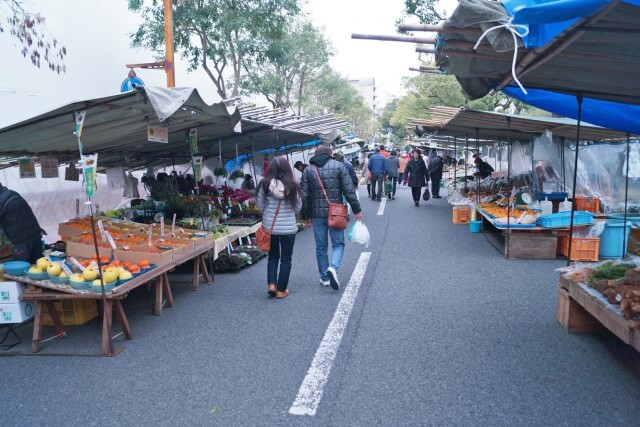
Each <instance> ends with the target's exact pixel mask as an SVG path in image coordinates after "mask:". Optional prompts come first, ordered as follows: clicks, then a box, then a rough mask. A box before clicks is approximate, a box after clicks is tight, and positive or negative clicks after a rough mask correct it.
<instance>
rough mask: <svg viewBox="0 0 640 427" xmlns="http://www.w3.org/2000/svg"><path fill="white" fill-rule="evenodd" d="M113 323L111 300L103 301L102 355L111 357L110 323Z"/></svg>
mask: <svg viewBox="0 0 640 427" xmlns="http://www.w3.org/2000/svg"><path fill="white" fill-rule="evenodd" d="M112 321H113V300H112V299H105V300H104V307H103V310H102V354H104V355H105V356H112V355H113V341H112V338H111V323H112Z"/></svg>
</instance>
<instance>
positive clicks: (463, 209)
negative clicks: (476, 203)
mask: <svg viewBox="0 0 640 427" xmlns="http://www.w3.org/2000/svg"><path fill="white" fill-rule="evenodd" d="M469 221H471V207H469V206H454V207H453V223H454V224H468V223H469Z"/></svg>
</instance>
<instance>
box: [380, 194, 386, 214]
mask: <svg viewBox="0 0 640 427" xmlns="http://www.w3.org/2000/svg"><path fill="white" fill-rule="evenodd" d="M386 205H387V198H386V197H383V198H382V201H381V202H380V207H379V208H378V215H382V214H384V207H385V206H386Z"/></svg>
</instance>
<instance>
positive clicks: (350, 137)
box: [347, 132, 355, 139]
mask: <svg viewBox="0 0 640 427" xmlns="http://www.w3.org/2000/svg"><path fill="white" fill-rule="evenodd" d="M347 138H349V139H353V138H355V135H354V134H353V132H352V133H350V134H349V135H348V136H347Z"/></svg>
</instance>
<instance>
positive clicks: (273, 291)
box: [267, 283, 276, 297]
mask: <svg viewBox="0 0 640 427" xmlns="http://www.w3.org/2000/svg"><path fill="white" fill-rule="evenodd" d="M267 293H268V294H269V296H270V297H275V296H276V285H274V284H273V283H269V284H268V285H267Z"/></svg>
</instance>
